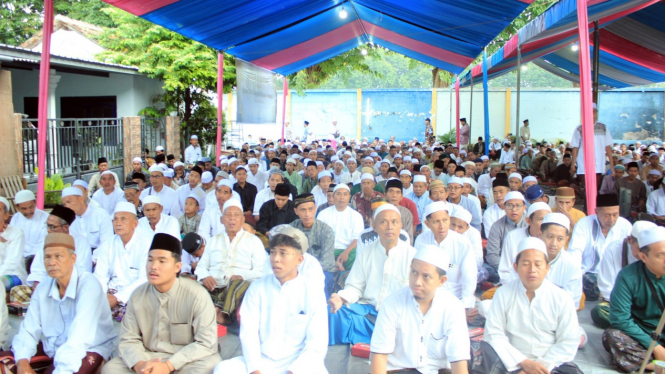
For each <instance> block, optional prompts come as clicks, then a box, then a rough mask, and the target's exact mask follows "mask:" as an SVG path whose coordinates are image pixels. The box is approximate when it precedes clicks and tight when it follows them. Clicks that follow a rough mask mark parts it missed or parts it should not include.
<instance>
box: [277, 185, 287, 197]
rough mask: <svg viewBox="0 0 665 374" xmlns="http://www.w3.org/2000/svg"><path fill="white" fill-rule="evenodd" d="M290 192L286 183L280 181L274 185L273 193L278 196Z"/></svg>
mask: <svg viewBox="0 0 665 374" xmlns="http://www.w3.org/2000/svg"><path fill="white" fill-rule="evenodd" d="M290 194H291V189H290V188H289V186H287V185H286V183H280V184H278V185H277V186H275V195H278V196H289V195H290Z"/></svg>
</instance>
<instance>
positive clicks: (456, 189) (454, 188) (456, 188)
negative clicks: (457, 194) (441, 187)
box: [448, 186, 462, 191]
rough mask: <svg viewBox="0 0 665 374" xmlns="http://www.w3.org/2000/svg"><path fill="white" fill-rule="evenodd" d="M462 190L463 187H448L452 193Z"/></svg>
mask: <svg viewBox="0 0 665 374" xmlns="http://www.w3.org/2000/svg"><path fill="white" fill-rule="evenodd" d="M461 189H462V187H460V186H455V187H451V186H449V187H448V190H450V191H459V190H461Z"/></svg>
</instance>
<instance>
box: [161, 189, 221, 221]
mask: <svg viewBox="0 0 665 374" xmlns="http://www.w3.org/2000/svg"><path fill="white" fill-rule="evenodd" d="M175 193H176V195H177V196H178V200H177V201H176V203H174V204H173V206H172V207H171V216H173V217H175V218H176V219H178V218H179V217H180V216H181V215H183V213H184V212H185V202H186V201H187V198H188V197H189V195H190V194H192V193H194V194H195V195H196V196H198V197H199V201H200V202H199V213H203V212H204V211H205V209H206V203H207V200H208V199H207V198H208V195H207V194H206V193H205V191H203V188H201V187H200V186H196V187H195V188H193V189H192V187H190V186H189V183H187V184H184V185H182V186H180V187H178V189H177V190H176V191H175ZM211 193H212V195H213V198H214V197H215V193H214V192H211Z"/></svg>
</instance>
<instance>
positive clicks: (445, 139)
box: [437, 129, 457, 143]
mask: <svg viewBox="0 0 665 374" xmlns="http://www.w3.org/2000/svg"><path fill="white" fill-rule="evenodd" d="M455 131H456V130H455V129H451V130H450V131H449V132H447V133H445V134H443V135H439V136H438V137H437V140H438V141H439V143H455V142H456V141H457V133H456V132H455Z"/></svg>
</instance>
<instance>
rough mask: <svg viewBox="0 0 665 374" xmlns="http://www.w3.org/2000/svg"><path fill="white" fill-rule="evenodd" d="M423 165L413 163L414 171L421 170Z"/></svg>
mask: <svg viewBox="0 0 665 374" xmlns="http://www.w3.org/2000/svg"><path fill="white" fill-rule="evenodd" d="M421 167H422V165H420V164H415V165H413V171H416V172H420V168H421Z"/></svg>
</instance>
